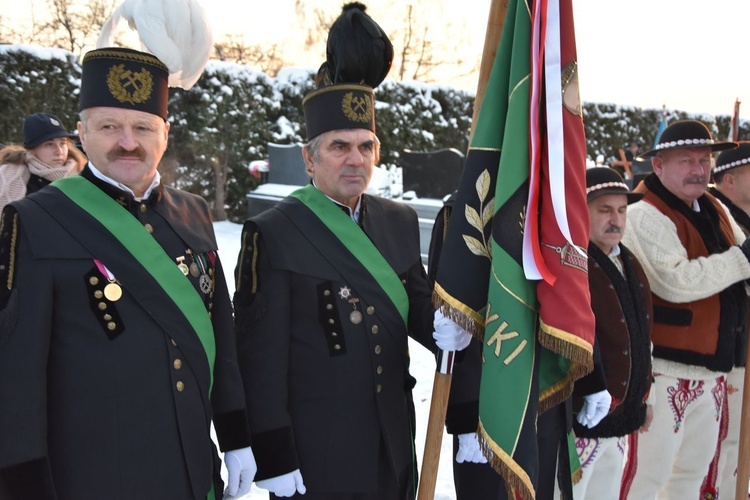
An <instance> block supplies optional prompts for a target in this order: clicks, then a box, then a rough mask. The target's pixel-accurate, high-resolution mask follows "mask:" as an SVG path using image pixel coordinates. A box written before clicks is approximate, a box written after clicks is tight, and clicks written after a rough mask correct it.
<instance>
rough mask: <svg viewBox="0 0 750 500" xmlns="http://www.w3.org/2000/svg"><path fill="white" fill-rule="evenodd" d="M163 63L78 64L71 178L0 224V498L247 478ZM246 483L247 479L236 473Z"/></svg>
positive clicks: (221, 327) (173, 492) (235, 402)
mask: <svg viewBox="0 0 750 500" xmlns="http://www.w3.org/2000/svg"><path fill="white" fill-rule="evenodd" d="M167 78H168V70H167V68H166V66H165V65H164V64H163V63H162V62H161V61H160V60H159V59H157V58H156V57H154V56H153V55H151V54H147V53H143V52H137V51H133V50H128V49H119V48H107V49H97V50H94V51H91V52H89V53H88V54H87V55H86V57H85V58H84V60H83V74H82V80H81V94H80V110H81V121H80V122H79V123H78V131H79V134H80V137H81V141H82V143H83V146H84V147H85V149H86V152H87V153H88V156H89V160H90V162H89V164H88V165H87V166H86V167H85V169H84V170H83V172H82V173H81V175H80V176H74V177H69V178H66V179H61V180H59V181H57V182H56V183H53V184H52V185H51V186H50V187H47V188H45V189H43V190H41V191H39V192H37V193H34V194H32V195H30V196H29V197H27V198H25V199H23V200H20V201H16V202H14V203H12V204H10V205H8V206H7V207H6V208H5V209H4V211H3V214H2V222H1V223H0V274H1V275H2V284H3V285H2V287H0V401H2V405H0V443H2V444H0V498H3V499H18V500H21V499H29V498H44V499H47V498H50V499H52V498H60V499H83V498H118V499H130V498H163V499H175V500H177V499H179V500H183V499H187V498H194V499H206V498H220V497H221V495H222V484H221V479H220V476H219V472H220V465H221V464H220V461H219V457H218V455H217V453H216V450H215V447H214V444H213V442H212V440H211V437H210V426H211V422H212V420H213V423H214V425H215V428H216V433H217V435H218V440H219V444H220V447H221V448H222V449H223V450H233V451H228V452H227V453H226V454H225V459H226V461H227V467H228V469H229V482H230V485H233V486H232V487H231V488H230V492H232V493H235V492H238V491H243V492H244V491H248V490H249V488H250V483H251V482H252V476H253V474H254V472H255V462H254V458H253V455H252V451H251V450H250V448H249V443H250V441H249V433H248V432H247V425H246V415H245V402H244V395H243V393H242V387H241V379H240V374H239V369H238V366H237V357H236V351H235V348H236V344H235V340H234V333H233V325H232V309H231V302H230V299H229V294H228V291H227V287H226V283H225V280H224V271H223V270H222V267H221V263H220V262H219V259H218V256H217V253H216V250H217V246H216V240H215V236H214V232H213V226H212V221H211V214H210V211H209V208H208V205H207V204H206V202H205V201H204V200H203V199H202V198H200V197H198V196H195V195H191V194H188V193H184V192H181V191H178V190H176V189H172V188H170V187H167V186H164V185H162V184H161V183H160V176H159V173H158V172H157V170H156V168H157V165H158V163H159V161H160V160H161V157H162V155H163V154H164V151H165V150H166V146H167V134H168V131H169V123H168V122H167V121H166V118H167V97H168V89H167ZM240 476H242V479H243V481H244V484H242V485H241V486H240V487H239V488H238V487H237V483H238V482H239V478H240Z"/></svg>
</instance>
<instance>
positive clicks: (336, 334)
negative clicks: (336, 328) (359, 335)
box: [331, 332, 339, 337]
mask: <svg viewBox="0 0 750 500" xmlns="http://www.w3.org/2000/svg"><path fill="white" fill-rule="evenodd" d="M338 336H339V334H338V333H336V332H331V337H338Z"/></svg>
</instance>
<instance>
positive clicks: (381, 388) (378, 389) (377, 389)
mask: <svg viewBox="0 0 750 500" xmlns="http://www.w3.org/2000/svg"><path fill="white" fill-rule="evenodd" d="M375 390H376V391H378V394H380V392H381V391H382V390H383V386H382V385H380V384H378V386H377V387H376V388H375Z"/></svg>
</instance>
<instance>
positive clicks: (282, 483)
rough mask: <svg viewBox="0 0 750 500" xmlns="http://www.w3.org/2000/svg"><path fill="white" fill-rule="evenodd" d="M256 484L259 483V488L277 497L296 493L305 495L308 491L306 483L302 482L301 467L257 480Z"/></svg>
mask: <svg viewBox="0 0 750 500" xmlns="http://www.w3.org/2000/svg"><path fill="white" fill-rule="evenodd" d="M255 484H256V485H258V488H263V489H264V490H268V491H270V492H271V493H273V494H274V495H276V496H277V497H290V496H292V495H294V494H295V493H299V494H300V495H304V494H305V492H306V491H307V488H305V483H303V482H302V473H300V471H299V469H295V470H293V471H292V472H287V473H286V474H282V475H280V476H276V477H272V478H269V479H263V480H261V481H256V482H255Z"/></svg>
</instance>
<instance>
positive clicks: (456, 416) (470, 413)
mask: <svg viewBox="0 0 750 500" xmlns="http://www.w3.org/2000/svg"><path fill="white" fill-rule="evenodd" d="M445 427H446V429H447V430H448V434H466V433H469V432H476V431H477V427H479V401H470V402H468V403H460V404H451V405H448V409H447V411H446V413H445Z"/></svg>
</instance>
